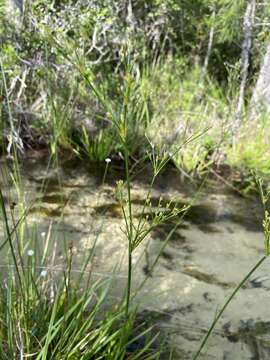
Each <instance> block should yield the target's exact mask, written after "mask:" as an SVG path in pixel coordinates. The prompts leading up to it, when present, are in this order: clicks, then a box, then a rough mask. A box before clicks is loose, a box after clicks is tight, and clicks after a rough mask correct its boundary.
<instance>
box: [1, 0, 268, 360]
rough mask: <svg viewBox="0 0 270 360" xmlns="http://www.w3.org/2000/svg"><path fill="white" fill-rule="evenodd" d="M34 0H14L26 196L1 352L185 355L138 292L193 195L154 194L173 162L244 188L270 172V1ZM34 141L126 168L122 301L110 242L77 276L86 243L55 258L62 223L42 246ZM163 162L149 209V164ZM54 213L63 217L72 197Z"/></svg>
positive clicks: (4, 139)
mask: <svg viewBox="0 0 270 360" xmlns="http://www.w3.org/2000/svg"><path fill="white" fill-rule="evenodd" d="M15 3H17V2H15ZM18 3H19V4H21V7H19V8H18V7H17V6H15V5H14V2H13V1H8V0H7V1H3V0H0V46H1V53H0V78H1V82H0V114H1V115H0V129H1V132H0V145H1V150H2V155H5V156H6V158H7V159H11V160H12V166H13V170H12V172H11V174H10V175H11V176H10V179H11V182H12V184H13V186H14V188H15V190H16V196H15V197H16V202H14V201H13V200H12V196H11V195H10V193H8V194H6V193H4V191H2V190H1V189H0V190H1V191H0V202H1V210H2V220H3V229H4V234H5V240H4V242H3V243H2V244H1V245H0V250H1V251H6V252H7V263H6V264H5V269H6V270H5V272H3V275H2V278H3V281H2V286H1V292H0V334H1V336H0V358H1V359H13V358H14V359H17V358H20V359H25V358H33V359H37V360H45V359H52V360H53V359H55V360H57V359H59V360H60V359H71V360H72V359H85V360H87V359H115V360H118V359H134V360H135V359H159V358H160V359H163V358H164V359H167V358H171V359H173V358H175V359H178V358H179V357H174V354H173V352H172V351H170V350H168V349H167V344H166V340H164V339H163V338H162V336H161V335H160V334H158V333H157V331H156V330H153V328H151V327H150V328H149V326H148V325H149V324H144V323H141V318H140V316H138V314H137V312H136V309H134V306H133V303H132V300H133V299H134V297H136V295H137V293H138V292H139V291H140V289H141V288H142V287H143V285H144V283H145V282H146V280H148V278H149V277H151V272H152V270H153V268H154V267H155V265H156V264H157V262H158V260H159V257H160V255H161V253H162V252H163V250H164V249H165V246H166V245H167V243H168V242H169V240H170V239H171V238H172V236H173V234H174V232H175V230H176V229H177V228H178V226H179V225H180V224H181V222H182V219H183V217H184V216H185V214H186V213H187V212H188V211H189V207H190V206H184V205H183V206H177V205H176V203H175V202H172V201H170V199H168V201H167V200H166V201H164V200H162V199H161V198H159V199H158V200H157V204H155V205H153V204H152V203H151V199H153V197H152V191H153V187H154V184H155V182H156V180H157V179H158V177H159V175H160V174H161V173H162V172H163V171H166V168H167V167H168V166H173V167H174V168H175V169H177V170H178V171H179V173H181V175H182V176H183V178H184V179H185V178H187V179H189V180H190V181H192V182H194V180H198V179H199V181H198V182H197V184H200V185H201V184H203V183H204V181H205V179H206V178H207V177H208V178H209V177H213V178H215V179H222V180H223V181H224V182H225V183H226V184H229V185H230V186H231V187H232V188H234V189H236V190H237V191H238V192H239V191H242V193H243V192H248V191H249V190H251V189H254V186H255V185H256V181H255V180H254V176H253V172H254V171H255V172H256V173H258V174H259V175H260V176H261V177H263V178H265V180H266V181H268V180H269V179H268V177H269V171H270V160H269V159H270V147H269V136H268V131H269V130H270V123H269V118H268V111H269V109H268V108H269V102H268V100H269V99H268V98H267V96H266V95H267V94H266V95H265V93H266V92H267V91H266V92H265V91H264V90H265V89H262V88H261V87H260V86H261V85H260V84H261V83H262V82H263V81H262V80H260V79H261V78H262V77H263V76H264V64H265V63H266V62H267V61H268V60H267V58H265V57H266V56H267V52H266V55H264V52H265V49H266V48H267V44H268V42H269V34H268V32H269V16H270V6H269V5H268V4H267V3H262V4H257V5H256V1H238V2H237V3H236V2H235V1H228V0H219V1H215V0H200V1H199V0H196V1H183V2H181V3H180V2H179V1H174V0H166V1H159V0H155V1H149V2H141V1H131V0H130V1H123V0H117V1H114V2H111V1H108V0H104V1H99V0H93V1H85V0H77V1H62V2H59V1H53V0H52V1H31V2H30V1H29V2H27V1H25V2H24V3H23V2H22V1H21V2H20V1H19V2H18ZM255 14H256V15H255ZM261 64H262V65H261ZM258 78H259V80H260V81H259V80H258V81H257V79H258ZM251 133H252V137H251V135H250V134H251ZM33 152H34V153H37V154H39V153H42V152H44V153H45V154H46V155H47V157H46V158H47V159H48V169H49V168H51V167H56V168H57V166H58V164H59V163H60V162H61V161H63V158H65V157H68V158H70V157H74V158H78V159H79V158H82V159H84V160H85V161H88V162H91V163H95V164H98V165H99V166H100V169H101V170H100V171H101V172H102V176H101V178H102V183H103V184H104V183H105V182H106V179H107V176H108V174H109V173H110V171H111V169H110V167H111V164H110V163H111V162H112V161H113V162H114V163H116V164H117V165H118V166H119V168H120V170H121V172H122V173H123V174H122V177H121V179H120V180H119V181H118V182H117V184H116V191H115V203H113V205H114V208H115V209H117V210H116V211H117V214H118V216H121V217H122V218H123V220H124V221H123V222H124V228H123V229H122V230H123V237H124V238H125V240H126V245H127V246H126V259H127V274H126V279H125V280H126V287H125V291H124V294H121V295H122V297H121V299H120V300H119V299H118V302H116V304H115V303H114V304H113V305H109V303H108V301H107V297H108V296H109V295H108V294H109V293H110V287H111V286H112V283H111V282H110V281H109V280H108V281H100V280H94V278H93V276H92V262H93V257H94V253H95V246H93V249H92V250H91V251H90V252H89V256H87V261H86V262H85V263H84V264H82V267H81V269H80V270H79V271H78V269H77V272H76V276H75V275H74V273H73V259H74V257H75V255H74V253H73V245H72V244H65V249H64V250H65V251H64V252H65V259H64V265H65V266H64V267H63V266H62V267H61V275H60V273H57V272H55V273H53V271H51V269H52V268H54V264H50V260H51V257H52V258H53V259H54V260H55V256H56V255H55V253H54V255H53V256H52V255H51V252H53V251H54V250H53V246H54V245H53V243H54V241H55V242H57V240H56V239H51V234H50V231H48V233H44V238H45V241H44V242H42V245H41V244H40V241H38V236H37V234H29V233H28V222H27V217H28V214H30V213H31V211H33V208H34V209H36V207H33V206H32V205H30V206H26V203H27V202H28V199H26V198H25V195H24V190H23V183H22V181H21V178H20V161H21V159H22V158H24V157H27V155H28V154H29V153H33ZM149 167H151V172H149V171H148V172H147V174H149V173H150V174H151V175H147V176H149V178H148V179H146V180H145V182H146V183H147V186H148V192H147V194H146V197H145V199H144V201H143V203H142V204H141V205H142V211H141V214H140V215H139V216H138V215H135V213H134V203H133V194H132V190H133V189H132V186H133V181H134V176H135V175H136V174H141V173H143V172H144V171H145V168H147V169H149ZM250 173H252V175H250ZM5 176H6V174H5ZM5 176H4V177H5ZM45 182H46V181H45V180H44V184H42V186H41V188H42V187H43V185H44V187H45ZM260 184H261V183H260ZM58 185H59V186H60V184H58ZM263 191H264V189H263V187H262V185H261V186H260V192H261V194H263ZM52 196H54V195H52ZM41 198H42V197H41ZM262 198H263V202H264V205H265V203H266V201H267V200H265V201H264V199H265V198H264V197H262ZM61 201H62V202H63V203H65V202H68V199H64V198H63V199H61ZM35 205H37V204H35ZM103 207H104V205H102V204H101V205H100V206H99V209H101V211H102V209H103ZM40 208H41V209H42V207H40ZM53 211H56V212H57V215H59V217H60V218H61V209H60V210H59V209H56V210H53ZM264 213H265V220H264V231H265V236H266V255H265V257H263V260H261V262H262V261H264V260H265V259H266V257H267V256H268V255H269V249H268V248H269V244H268V240H267V239H268V237H269V236H268V235H269V234H268V232H269V229H268V228H269V216H268V213H267V209H266V207H265V208H264ZM168 222H172V223H173V226H171V227H169V228H170V231H169V232H168V234H166V236H165V240H164V241H163V243H162V247H161V249H160V252H159V254H158V256H157V257H156V259H154V261H153V262H152V264H151V267H150V268H149V269H147V272H148V275H147V276H146V279H145V281H143V282H142V284H140V285H139V286H138V287H137V288H136V289H134V286H133V274H134V266H133V263H134V262H133V260H134V253H135V251H136V249H137V248H139V247H140V246H142V244H143V243H144V242H145V240H146V238H147V237H148V236H149V235H150V234H151V232H152V231H156V230H157V229H158V228H162V227H164V228H165V229H166V224H167V223H168ZM37 229H38V225H37ZM37 231H38V230H37ZM97 237H98V236H97ZM51 242H52V244H51ZM7 248H8V250H6V249H7ZM62 265H63V264H62ZM259 265H260V262H259V263H258V264H257V265H256V266H255V268H254V269H253V270H252V271H251V272H250V274H251V273H253V271H254V270H255V269H256V268H257V267H258V266H259ZM3 266H4V265H3ZM78 274H79V275H78ZM250 274H249V275H250ZM249 275H248V276H249ZM245 280H246V278H245ZM245 280H244V281H245ZM243 283H244V282H241V284H240V285H239V286H238V287H237V289H236V290H235V291H234V292H233V295H232V296H231V298H229V301H228V302H226V304H225V305H224V307H223V308H222V310H221V311H220V313H219V314H218V316H217V317H215V321H214V322H213V324H212V327H211V328H210V330H209V332H208V333H207V335H206V337H205V340H204V341H203V343H202V347H201V348H200V349H199V350H198V353H197V355H195V358H197V357H198V356H199V355H200V352H201V350H202V349H203V347H204V345H205V343H206V341H207V339H208V337H209V336H210V334H211V332H212V330H213V328H214V326H215V324H216V322H217V321H218V319H219V318H220V317H221V315H222V313H223V311H224V310H225V308H226V307H227V305H228V304H229V303H230V301H231V299H232V298H233V296H234V295H235V294H236V293H237V292H238V291H239V290H240V288H241V286H242V285H243ZM136 285H137V284H136ZM162 341H163V342H162ZM156 343H158V345H159V346H157V344H156ZM161 343H162V344H161ZM177 356H180V355H177Z"/></svg>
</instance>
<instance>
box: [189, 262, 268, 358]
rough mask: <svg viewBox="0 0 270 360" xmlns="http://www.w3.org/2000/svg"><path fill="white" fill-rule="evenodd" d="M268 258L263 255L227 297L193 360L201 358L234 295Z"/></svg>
mask: <svg viewBox="0 0 270 360" xmlns="http://www.w3.org/2000/svg"><path fill="white" fill-rule="evenodd" d="M266 259H267V256H266V255H265V256H263V257H262V258H261V259H260V260H259V261H258V262H257V263H256V264H255V266H253V268H252V269H251V270H250V271H249V273H248V274H247V275H246V276H245V277H244V279H243V280H242V281H241V282H240V283H239V285H238V286H237V287H236V288H235V289H234V291H233V292H232V294H231V295H230V296H229V298H228V299H227V301H226V302H225V304H224V305H223V306H222V308H221V310H220V311H219V313H218V315H217V316H216V317H215V319H214V321H213V322H212V325H211V326H210V328H209V330H208V331H207V334H206V335H205V337H204V339H203V341H202V343H201V345H200V348H199V350H198V351H197V352H196V354H195V355H194V357H193V360H196V359H198V358H199V356H200V354H201V352H202V350H203V348H204V346H205V344H206V342H207V340H208V338H209V337H210V335H211V334H212V332H213V330H214V328H215V326H216V324H217V322H218V321H219V319H220V318H221V316H222V314H223V313H224V311H225V310H226V308H227V306H228V305H229V304H230V302H231V301H232V299H233V298H234V296H235V295H236V294H237V292H238V291H239V290H240V289H241V287H242V286H243V285H244V284H245V282H246V281H247V280H248V278H249V277H250V276H251V275H252V274H253V273H254V272H255V271H256V270H257V269H258V267H259V266H261V264H262V263H263V262H264V261H265V260H266Z"/></svg>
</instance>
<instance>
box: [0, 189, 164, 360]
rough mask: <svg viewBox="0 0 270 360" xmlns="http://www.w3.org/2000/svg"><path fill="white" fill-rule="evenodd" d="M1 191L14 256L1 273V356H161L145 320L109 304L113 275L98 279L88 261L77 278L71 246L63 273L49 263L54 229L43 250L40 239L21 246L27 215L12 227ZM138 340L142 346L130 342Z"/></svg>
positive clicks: (3, 357) (5, 224)
mask: <svg viewBox="0 0 270 360" xmlns="http://www.w3.org/2000/svg"><path fill="white" fill-rule="evenodd" d="M0 195H1V196H0V202H1V210H2V211H1V213H2V219H3V224H4V227H5V232H6V235H7V241H6V246H7V243H8V244H9V249H10V250H11V255H12V256H11V261H9V264H8V265H6V268H4V269H5V270H4V271H2V275H1V287H0V357H1V359H3V360H4V359H10V358H12V359H15V358H16V359H23V358H26V357H27V358H34V359H37V360H45V359H52V360H53V359H59V360H60V359H63V358H65V359H108V358H111V359H125V358H129V359H153V358H155V359H158V358H159V352H158V351H156V350H153V349H152V345H153V342H154V340H155V337H154V338H153V336H151V334H150V331H149V329H147V328H145V327H144V326H143V325H142V324H140V325H136V322H135V321H136V313H135V312H134V311H132V312H130V314H129V315H130V316H129V317H128V319H127V318H126V317H125V306H124V305H123V302H122V301H120V302H119V303H117V304H115V305H112V306H109V305H108V304H109V303H108V296H109V290H110V286H111V280H106V281H105V280H98V281H94V280H93V279H92V277H91V274H90V275H89V273H88V272H86V271H84V272H83V269H85V268H86V267H87V264H83V266H82V273H81V274H80V276H79V277H78V278H75V275H74V274H73V265H72V264H73V249H72V246H70V247H69V248H68V252H67V258H66V266H64V267H62V269H61V271H59V269H58V271H59V273H57V272H55V271H54V270H56V269H55V268H54V267H53V266H52V265H53V264H50V263H47V262H48V259H50V258H51V257H52V255H51V254H50V253H49V251H50V250H49V249H50V245H49V242H50V241H51V240H50V231H48V234H47V235H46V241H45V243H44V248H42V249H39V251H38V250H37V249H38V248H39V247H40V244H39V243H38V239H37V238H36V239H33V238H32V239H28V242H27V244H26V246H25V247H24V248H21V247H17V245H18V243H20V244H21V243H22V242H21V240H22V239H20V231H19V227H20V226H22V225H25V221H26V220H25V218H24V219H20V222H17V224H16V225H15V226H14V227H13V228H12V227H10V214H9V212H8V211H7V204H5V202H4V198H3V195H2V193H0ZM16 244H17V245H16ZM29 246H31V248H29ZM32 249H35V250H32ZM2 251H3V247H2ZM92 254H93V253H92ZM87 261H88V262H89V261H91V253H90V255H89V256H88V259H87ZM138 326H139V327H138ZM136 334H137V335H136ZM138 339H140V340H139V343H140V346H136V345H132V344H136V343H138ZM131 349H132V351H131Z"/></svg>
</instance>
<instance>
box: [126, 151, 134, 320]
mask: <svg viewBox="0 0 270 360" xmlns="http://www.w3.org/2000/svg"><path fill="white" fill-rule="evenodd" d="M128 155H129V152H128V148H127V146H125V172H126V182H127V192H128V219H129V227H128V229H127V230H128V279H127V294H126V317H128V313H129V303H130V293H131V279H132V240H133V221H132V204H131V188H130V176H129V175H130V174H129V164H128V160H129V156H128Z"/></svg>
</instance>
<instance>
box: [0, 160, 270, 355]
mask: <svg viewBox="0 0 270 360" xmlns="http://www.w3.org/2000/svg"><path fill="white" fill-rule="evenodd" d="M8 170H9V169H8V165H7V163H6V162H4V161H2V163H1V175H0V184H1V186H2V189H3V192H4V196H5V198H7V199H8V200H9V201H14V202H15V203H17V202H18V199H17V195H16V192H15V190H14V187H13V186H12V181H11V180H10V179H9V177H8ZM121 174H123V173H122V171H121V168H120V167H117V166H115V167H114V165H113V164H112V169H111V170H110V171H109V173H108V176H107V179H106V181H105V184H102V177H103V171H102V170H101V171H98V170H97V169H96V168H95V167H94V166H93V165H91V164H87V163H85V162H81V163H79V162H74V161H73V160H71V161H66V162H63V165H62V166H60V167H59V168H58V169H57V170H48V169H47V167H46V161H45V160H42V161H41V160H40V159H39V160H36V159H35V158H33V159H31V158H29V159H28V160H27V161H25V162H24V163H23V165H22V184H23V195H24V197H25V199H26V202H27V203H28V204H29V205H31V209H30V213H29V215H28V227H27V231H28V232H29V234H32V233H33V231H36V233H37V236H38V238H39V241H40V243H42V242H44V238H45V237H46V234H47V233H48V229H50V228H51V229H52V234H53V235H52V238H55V239H57V246H56V248H52V251H54V253H55V254H56V255H55V257H54V260H53V261H54V262H52V269H57V268H60V267H61V265H63V262H64V260H63V259H64V258H65V255H64V249H65V245H66V244H71V243H72V245H73V251H74V254H75V260H74V270H76V269H78V270H79V269H80V265H81V264H82V263H83V260H84V259H85V257H87V256H88V254H89V251H91V249H92V248H93V246H94V243H95V241H96V245H95V251H94V257H93V260H92V262H91V266H90V269H88V270H91V271H92V272H93V274H95V276H102V277H108V276H109V277H112V278H113V279H114V280H113V281H114V286H113V290H112V292H111V301H115V299H116V298H118V297H119V296H120V295H121V294H122V292H123V289H124V287H125V284H126V273H127V272H126V270H127V263H126V251H127V241H126V239H125V235H124V234H123V228H124V221H123V217H122V212H121V208H120V207H119V205H118V203H117V200H116V197H115V182H116V180H119V179H121ZM149 177H150V175H147V172H146V171H145V172H142V173H141V175H140V176H138V177H137V178H136V179H135V181H134V183H133V189H132V197H133V206H134V215H135V219H138V218H139V217H140V215H141V213H142V208H143V204H144V199H145V196H146V193H147V191H148V182H149ZM160 196H162V198H163V203H164V204H166V203H167V202H169V201H172V204H171V206H173V205H177V206H178V207H181V206H183V205H186V204H189V203H191V202H193V206H192V208H191V209H190V211H189V212H188V213H187V215H186V216H185V218H184V220H183V221H181V223H180V224H179V226H178V228H177V230H176V231H175V232H174V233H173V235H172V237H171V238H170V241H169V243H168V245H167V246H166V248H165V249H164V250H163V251H162V253H161V257H160V259H159V262H158V264H157V266H156V267H155V269H154V270H153V271H150V269H151V264H152V263H153V261H154V260H155V257H156V256H157V255H158V253H159V252H160V249H161V248H162V246H163V245H164V241H165V239H166V236H167V234H168V233H169V232H170V231H171V229H172V228H173V227H174V226H175V221H171V222H169V223H167V224H164V225H162V226H159V227H157V228H156V229H155V230H154V231H153V232H152V233H151V236H150V237H149V239H147V240H146V241H145V242H144V243H143V244H142V245H141V246H140V247H139V248H138V249H137V250H136V251H135V254H134V266H136V268H135V276H134V282H133V285H134V288H136V286H138V285H139V284H140V283H141V281H143V280H144V279H145V277H146V276H147V277H148V281H147V283H146V285H145V286H144V288H143V289H142V291H141V292H140V293H139V295H138V296H137V298H136V300H135V301H136V303H137V304H139V308H140V311H141V312H142V314H144V315H145V316H146V317H149V316H150V317H152V318H153V319H156V321H157V323H158V326H159V327H160V328H161V329H162V331H164V332H165V333H166V334H167V336H168V339H169V343H170V345H171V346H172V347H173V348H174V349H175V355H174V358H175V359H191V358H192V354H194V352H195V351H196V350H197V349H198V346H199V344H200V341H201V339H202V337H203V336H204V334H205V331H206V330H207V329H208V328H209V325H210V324H211V321H212V320H213V318H214V316H215V314H216V312H217V310H218V309H219V308H220V307H221V306H222V304H223V303H224V300H225V298H226V297H227V296H228V295H229V294H230V293H231V292H232V291H233V289H234V288H235V286H236V285H237V284H238V283H239V282H240V281H241V280H242V278H243V277H244V276H245V275H246V274H247V272H248V271H249V270H250V269H251V267H252V266H253V265H254V264H255V263H256V262H257V261H258V260H259V259H260V257H262V256H263V254H264V237H263V233H262V231H261V218H262V210H261V207H260V204H259V203H258V201H257V200H255V199H253V198H250V199H244V198H242V197H240V196H239V195H237V194H235V193H233V192H232V191H231V190H229V189H226V188H225V187H224V186H222V184H219V185H217V184H216V185H213V186H211V187H210V188H207V189H203V190H201V192H200V193H197V192H196V189H195V188H194V187H193V186H191V185H187V184H185V185H184V184H183V183H182V182H181V177H180V175H179V174H178V173H177V171H176V170H173V169H171V170H168V171H167V172H166V173H164V174H163V175H162V176H161V177H160V179H159V180H158V182H157V184H156V186H155V187H154V189H153V192H152V194H151V203H152V207H153V208H155V207H156V206H157V205H158V203H159V199H160ZM194 199H195V200H194ZM178 220H179V219H178ZM29 246H31V245H28V248H29ZM67 246H70V245H67ZM268 267H269V264H268V262H267V261H266V262H265V263H264V264H263V266H262V267H261V268H260V269H258V270H257V272H256V273H255V274H254V275H253V276H252V277H251V279H250V280H249V281H247V283H246V284H245V286H244V287H243V289H242V290H241V291H240V292H239V293H238V295H237V297H236V298H235V299H234V300H233V302H232V303H231V304H230V306H229V308H228V309H227V311H226V312H225V314H224V316H223V317H222V319H221V320H220V322H219V323H218V325H217V327H216V329H215V332H214V334H213V335H212V337H211V338H210V340H209V343H208V345H207V354H206V355H205V356H204V357H203V358H205V359H226V360H229V359H232V360H235V359H269V357H270V336H269V335H270V312H269V310H268V301H269V299H270V292H269V289H270V281H269V278H268Z"/></svg>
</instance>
